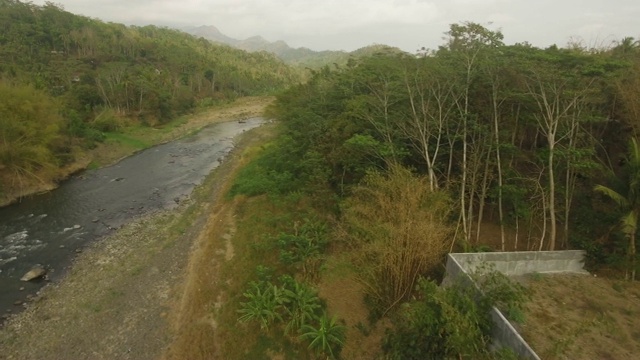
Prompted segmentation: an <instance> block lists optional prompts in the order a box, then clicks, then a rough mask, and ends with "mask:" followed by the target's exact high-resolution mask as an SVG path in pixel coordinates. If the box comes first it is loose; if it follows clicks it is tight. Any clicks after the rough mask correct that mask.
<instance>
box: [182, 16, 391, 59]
mask: <svg viewBox="0 0 640 360" xmlns="http://www.w3.org/2000/svg"><path fill="white" fill-rule="evenodd" d="M182 30H183V31H185V32H187V33H189V34H192V35H194V36H197V37H203V38H205V39H208V40H211V41H214V42H218V43H222V44H227V45H230V46H233V47H235V48H238V49H242V50H245V51H248V52H258V51H266V52H269V53H272V54H274V55H276V56H277V57H279V58H280V59H282V61H284V62H285V63H288V64H291V65H300V66H305V67H310V68H319V67H322V66H324V65H328V64H334V63H335V64H339V65H342V64H346V63H347V61H348V60H349V58H353V57H356V58H357V57H361V56H366V55H371V54H373V53H376V52H398V53H399V52H402V50H400V49H398V48H394V47H390V46H387V45H370V46H366V47H364V48H361V49H358V50H355V51H353V52H346V51H331V50H325V51H314V50H311V49H308V48H305V47H300V48H292V47H290V46H289V45H288V44H287V43H286V42H284V41H282V40H278V41H275V42H270V41H268V40H266V39H265V38H263V37H262V36H252V37H250V38H247V39H245V40H238V39H234V38H231V37H229V36H227V35H225V34H223V33H222V32H220V30H218V29H217V28H216V27H215V26H213V25H207V26H198V27H189V28H184V29H182Z"/></svg>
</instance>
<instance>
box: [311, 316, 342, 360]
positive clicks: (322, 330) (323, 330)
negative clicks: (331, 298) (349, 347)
mask: <svg viewBox="0 0 640 360" xmlns="http://www.w3.org/2000/svg"><path fill="white" fill-rule="evenodd" d="M318 321H319V324H318V327H317V328H316V327H314V326H311V325H308V324H305V325H303V326H302V331H303V334H302V335H300V338H302V339H305V340H310V341H311V343H310V344H309V349H314V350H315V351H316V353H318V354H324V355H325V356H326V357H327V359H332V360H333V359H336V358H337V357H338V355H339V354H340V350H341V349H342V345H344V338H345V334H344V331H345V327H344V326H342V325H339V324H338V323H337V322H338V321H337V319H336V317H335V316H334V317H332V318H331V319H329V317H327V314H326V313H325V314H323V315H322V317H320V318H319V319H318Z"/></svg>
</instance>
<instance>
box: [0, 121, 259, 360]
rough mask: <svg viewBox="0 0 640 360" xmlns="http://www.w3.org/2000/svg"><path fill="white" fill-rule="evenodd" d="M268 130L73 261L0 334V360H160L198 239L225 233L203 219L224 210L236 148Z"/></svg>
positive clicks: (179, 314) (171, 336) (180, 315)
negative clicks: (167, 203) (180, 195)
mask: <svg viewBox="0 0 640 360" xmlns="http://www.w3.org/2000/svg"><path fill="white" fill-rule="evenodd" d="M268 131H269V126H264V127H262V128H258V129H254V130H252V131H250V132H248V133H245V134H243V135H242V136H241V137H240V139H239V141H238V145H237V146H236V148H235V149H234V151H233V152H232V153H231V154H230V156H229V157H228V158H227V160H226V161H225V162H224V163H223V164H222V165H221V166H220V167H218V168H217V169H216V170H214V171H213V172H212V174H211V175H209V177H208V178H207V180H206V181H205V183H204V184H203V185H201V186H200V187H199V188H198V189H197V190H196V191H195V192H194V193H193V194H192V196H191V199H190V200H188V201H185V202H182V203H181V204H180V205H179V206H178V207H177V208H176V209H173V210H168V211H162V212H158V213H155V214H152V215H149V216H146V217H144V218H141V219H138V220H136V221H134V222H132V223H130V224H128V225H126V226H124V227H123V228H121V229H120V230H118V231H117V232H116V233H115V234H113V235H111V236H109V237H107V238H104V239H102V240H101V241H98V242H96V243H94V244H93V245H92V246H90V247H89V248H88V249H87V250H85V251H84V252H83V253H81V254H79V255H78V257H77V259H76V261H75V262H74V264H73V266H72V267H71V269H70V271H69V272H68V274H67V275H66V277H65V278H64V279H63V280H62V281H60V282H59V283H55V284H51V285H49V286H48V287H46V288H45V289H43V290H42V291H41V293H40V295H39V296H38V297H36V298H35V299H34V301H33V302H31V303H30V304H28V305H27V309H26V310H25V311H23V312H21V313H20V314H17V315H14V316H12V317H11V318H10V319H9V320H8V321H7V323H6V324H5V325H4V327H3V328H2V329H0V348H1V349H2V351H0V359H50V358H57V359H58V358H59V359H157V358H162V357H163V356H166V353H165V352H166V351H167V349H169V347H170V345H171V344H172V343H173V342H174V341H175V334H176V333H177V332H178V331H180V330H179V329H180V327H181V325H180V320H179V319H184V318H188V316H189V314H185V313H184V312H185V311H189V310H188V308H185V307H184V304H185V301H186V302H188V299H185V297H188V296H189V294H190V292H189V291H185V290H186V289H187V285H185V284H189V283H190V282H189V279H190V278H191V277H193V275H194V273H195V274H197V272H198V270H199V269H198V268H197V267H193V266H190V265H189V264H190V263H192V261H191V259H194V258H196V259H197V258H200V257H201V252H202V249H201V246H200V245H201V244H199V243H200V240H201V238H202V236H200V234H201V233H202V232H203V229H209V230H210V229H211V228H212V227H220V228H225V227H226V224H224V222H222V223H219V222H220V219H218V218H216V217H211V216H210V214H211V212H212V211H213V209H216V211H219V210H220V207H224V206H227V205H226V204H225V203H224V201H223V195H224V191H225V189H226V188H227V187H228V185H229V183H230V181H231V179H232V178H233V176H234V174H235V172H236V171H237V169H238V168H239V167H240V166H241V161H240V160H241V154H242V151H243V150H242V149H244V148H246V147H248V146H253V145H255V144H256V143H258V142H260V141H261V140H260V139H261V138H260V134H261V133H263V132H268ZM214 219H215V220H214ZM212 221H216V223H215V224H212V223H211V222H212ZM198 239H200V240H198ZM210 280H211V281H214V280H215V279H210Z"/></svg>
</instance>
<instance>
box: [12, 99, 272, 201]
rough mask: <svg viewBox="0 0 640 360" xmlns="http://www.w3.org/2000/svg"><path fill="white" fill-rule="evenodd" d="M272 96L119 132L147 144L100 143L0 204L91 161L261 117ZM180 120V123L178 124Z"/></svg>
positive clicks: (46, 186)
mask: <svg viewBox="0 0 640 360" xmlns="http://www.w3.org/2000/svg"><path fill="white" fill-rule="evenodd" d="M273 99H274V97H271V96H254V97H245V98H240V99H237V100H236V101H234V102H233V103H231V104H227V105H223V106H221V107H211V108H207V109H205V110H203V111H201V112H196V113H194V114H190V115H185V116H183V117H180V118H176V119H174V120H172V121H171V122H170V123H169V124H167V125H166V126H165V128H168V129H169V130H163V128H138V129H135V130H133V131H130V132H125V133H123V135H124V136H131V137H132V138H135V139H137V140H142V141H144V142H145V143H147V146H145V147H141V148H140V147H130V146H127V145H126V144H123V143H117V142H104V143H100V144H98V146H97V147H96V148H95V149H91V150H88V151H86V152H84V153H82V154H80V155H79V158H78V159H77V160H75V161H74V162H72V163H70V164H68V165H66V166H65V167H62V168H60V169H58V172H59V174H58V175H57V176H55V177H53V178H52V179H50V180H49V181H42V180H40V181H35V180H34V179H29V181H28V183H27V184H26V185H25V186H23V187H21V188H19V189H16V190H14V191H10V192H7V193H0V207H5V206H9V205H12V204H15V203H19V202H20V201H21V199H23V198H27V197H31V196H35V195H39V194H43V193H47V192H49V191H52V190H55V189H57V188H58V187H59V186H60V184H61V183H62V182H64V181H65V180H68V179H69V178H71V177H72V176H73V175H75V174H78V173H80V172H82V171H85V170H86V169H88V168H89V167H90V165H91V164H92V163H97V164H98V167H99V168H102V167H107V166H111V165H113V164H116V163H118V162H119V161H121V160H123V159H125V158H127V157H129V156H132V155H134V154H136V153H137V152H139V151H142V150H145V149H148V148H151V147H154V146H157V145H162V144H165V143H167V142H171V141H175V140H178V139H181V138H183V137H185V136H189V135H190V134H192V133H193V132H197V131H199V130H201V129H203V128H204V127H206V126H209V125H212V124H215V123H221V122H230V121H238V120H242V119H244V118H248V117H256V116H261V115H262V114H263V113H264V109H265V108H266V107H267V106H268V105H269V104H270V103H271V102H272V101H273ZM181 121H183V122H182V123H180V122H181ZM175 124H178V125H175ZM174 125H175V126H174ZM158 131H160V133H158V134H156V133H155V132H158Z"/></svg>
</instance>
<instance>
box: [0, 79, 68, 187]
mask: <svg viewBox="0 0 640 360" xmlns="http://www.w3.org/2000/svg"><path fill="white" fill-rule="evenodd" d="M62 125H63V119H62V117H61V116H60V115H59V113H58V105H57V104H56V103H55V101H54V100H53V99H52V98H51V97H50V96H48V95H47V94H46V93H44V92H42V91H40V90H36V89H34V88H33V87H31V86H10V85H8V84H6V83H4V82H1V81H0V169H3V168H6V169H7V170H6V171H8V172H11V173H15V174H16V175H18V178H21V177H36V171H37V170H40V169H43V168H55V167H56V166H57V159H56V155H58V154H56V151H55V146H56V142H57V141H58V140H59V138H60V137H61V134H60V128H61V127H62Z"/></svg>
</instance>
